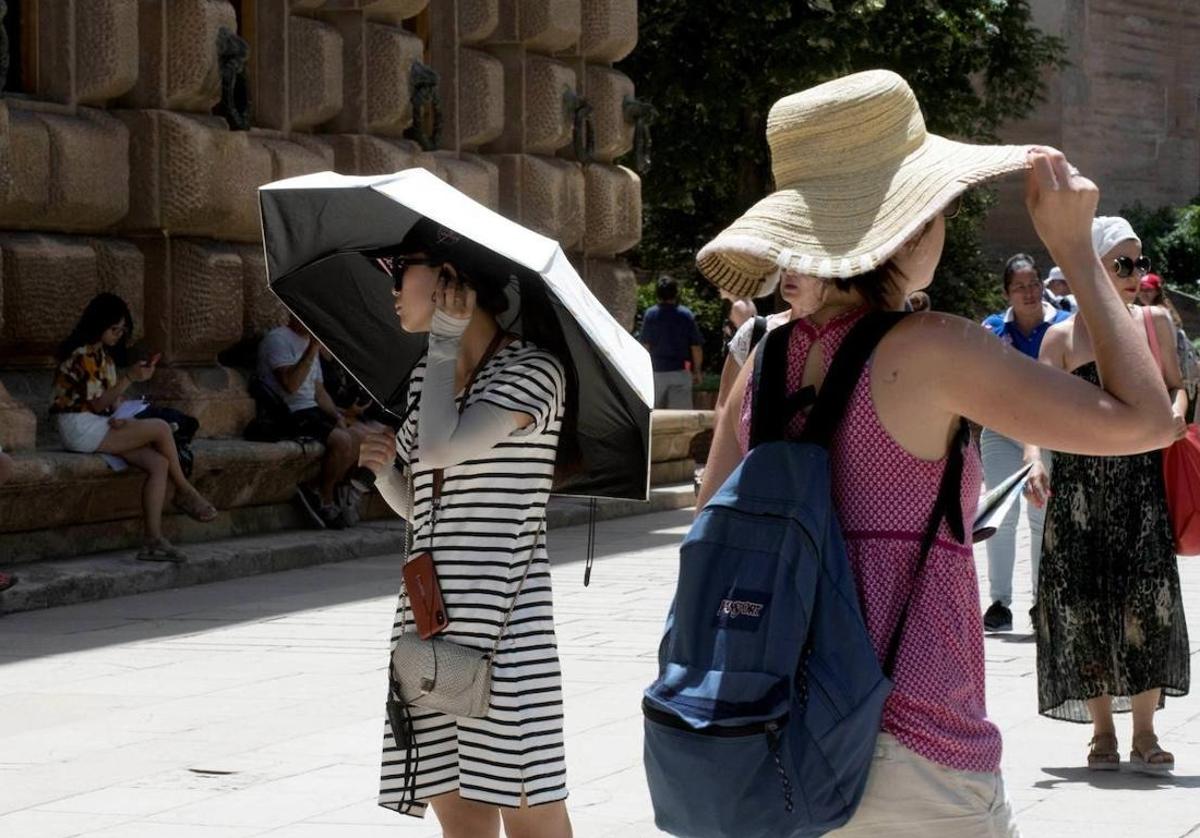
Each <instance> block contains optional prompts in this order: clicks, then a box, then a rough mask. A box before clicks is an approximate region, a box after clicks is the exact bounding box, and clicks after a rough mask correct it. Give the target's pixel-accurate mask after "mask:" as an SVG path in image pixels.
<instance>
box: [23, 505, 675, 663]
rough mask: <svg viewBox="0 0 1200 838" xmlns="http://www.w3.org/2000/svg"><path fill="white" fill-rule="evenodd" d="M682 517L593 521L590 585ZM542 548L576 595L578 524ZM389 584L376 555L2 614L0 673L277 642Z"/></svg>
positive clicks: (582, 538)
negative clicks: (201, 643) (71, 659)
mask: <svg viewBox="0 0 1200 838" xmlns="http://www.w3.org/2000/svg"><path fill="white" fill-rule="evenodd" d="M691 520H692V513H691V512H690V511H688V510H681V511H677V512H662V513H652V514H649V515H644V516H643V515H639V516H633V517H629V518H619V519H613V520H609V521H600V522H597V524H596V550H595V559H596V567H595V568H594V571H593V574H592V585H593V588H595V587H603V586H604V583H605V581H606V580H605V571H604V567H603V564H602V562H603V560H604V559H606V558H609V557H613V556H618V555H621V554H624V553H629V552H641V551H644V550H645V551H654V550H660V551H661V550H664V549H666V550H669V560H670V561H672V562H674V561H675V560H676V556H677V554H676V552H675V550H674V549H673V548H674V546H675V545H678V543H679V542H680V541H681V540H682V539H683V534H684V533H685V532H686V528H687V526H688V525H690V524H691ZM549 546H550V556H551V562H552V564H553V566H554V567H556V568H559V567H561V566H562V565H572V564H577V565H579V577H577V578H575V579H573V578H571V576H568V578H567V586H566V587H568V588H570V587H572V586H576V585H577V586H578V587H579V590H581V591H582V590H584V589H583V585H582V576H583V567H582V566H583V562H584V560H585V559H586V550H587V527H586V525H585V526H575V527H565V528H562V529H559V530H552V531H551V532H550V534H549ZM654 560H655V561H663V560H664V559H662V558H659V557H655V559H654ZM562 587H563V586H562V583H561V582H560V583H559V588H560V589H561V588H562ZM399 588H400V558H399V556H398V555H384V556H374V557H368V558H362V559H352V560H349V561H347V562H333V563H328V564H320V565H313V566H311V567H306V568H299V569H295V570H286V571H281V572H278V573H267V574H262V575H258V576H246V577H240V578H236V579H228V580H222V581H219V582H211V583H207V584H203V585H194V586H189V587H184V588H174V589H169V590H164V591H154V592H149V593H144V594H133V595H129V596H123V597H115V598H112V599H103V600H98V601H95V602H87V603H81V604H78V605H65V606H61V607H58V608H49V609H44V610H40V611H25V612H20V613H16V614H8V615H4V616H0V669H3V667H4V665H5V664H10V663H18V662H20V661H24V660H32V659H37V658H44V657H49V656H52V655H68V654H71V653H74V652H81V651H86V650H89V649H98V648H103V647H106V646H117V645H122V644H129V643H138V642H140V641H145V640H155V639H169V638H173V637H180V636H186V635H191V634H199V633H202V632H207V631H211V630H213V629H219V628H222V627H227V626H234V625H237V624H239V623H249V622H267V623H269V622H271V621H273V620H280V621H281V624H280V625H279V627H278V628H279V632H280V633H281V635H282V636H284V637H286V633H287V631H288V629H287V626H286V624H285V623H283V622H282V621H284V620H286V619H287V618H288V617H289V615H293V614H300V612H304V611H309V610H313V609H324V608H332V607H337V606H342V605H347V604H350V603H355V602H362V601H364V600H371V599H377V598H380V597H394V596H397V595H398V593H399ZM596 595H597V596H602V594H601V593H600V592H597V594H596ZM393 608H394V605H393V603H392V601H390V600H389V601H388V602H387V603H386V604H385V605H384V606H382V607H381V608H380V614H379V626H380V627H381V630H382V627H385V626H386V627H390V626H391V619H392V609H393ZM300 619H303V617H300ZM368 622H370V620H368Z"/></svg>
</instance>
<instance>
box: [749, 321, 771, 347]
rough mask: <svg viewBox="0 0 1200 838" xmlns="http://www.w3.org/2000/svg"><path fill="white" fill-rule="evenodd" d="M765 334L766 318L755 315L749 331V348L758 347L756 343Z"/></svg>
mask: <svg viewBox="0 0 1200 838" xmlns="http://www.w3.org/2000/svg"><path fill="white" fill-rule="evenodd" d="M766 333H767V318H766V317H764V316H763V315H761V314H758V315H755V317H754V326H753V327H751V329H750V348H751V349H753V348H754V347H756V346H758V342H759V341H760V340H762V339H763V335H765V334H766Z"/></svg>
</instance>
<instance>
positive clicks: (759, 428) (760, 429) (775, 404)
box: [750, 320, 798, 448]
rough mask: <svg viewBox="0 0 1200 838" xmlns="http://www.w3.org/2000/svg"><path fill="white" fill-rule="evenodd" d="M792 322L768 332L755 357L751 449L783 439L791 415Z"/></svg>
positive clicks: (793, 323)
mask: <svg viewBox="0 0 1200 838" xmlns="http://www.w3.org/2000/svg"><path fill="white" fill-rule="evenodd" d="M797 322H798V321H796V320H793V321H791V322H789V323H786V324H784V325H783V326H780V327H779V328H778V329H775V330H774V331H772V332H768V333H767V335H766V337H764V338H763V340H762V342H761V343H760V344H759V347H758V353H757V354H756V355H755V356H754V393H753V394H752V396H751V398H752V402H751V408H750V448H754V447H755V446H757V445H761V444H762V443H764V442H775V441H777V440H781V439H783V437H784V434H785V433H786V432H787V426H788V422H789V421H790V419H791V416H790V415H788V414H787V413H786V410H785V405H786V403H787V351H788V345H789V342H790V340H789V339H790V337H791V334H792V330H793V329H795V328H796V323H797Z"/></svg>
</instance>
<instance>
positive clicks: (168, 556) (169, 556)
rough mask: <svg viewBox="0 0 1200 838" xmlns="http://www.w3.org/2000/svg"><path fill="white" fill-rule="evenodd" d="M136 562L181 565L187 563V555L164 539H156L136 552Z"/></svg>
mask: <svg viewBox="0 0 1200 838" xmlns="http://www.w3.org/2000/svg"><path fill="white" fill-rule="evenodd" d="M137 558H138V561H142V562H170V563H171V564H182V563H183V562H186V561H187V553H185V552H183V551H182V550H180V549H179V548H178V547H176V546H175V545H174V544H172V543H171V542H169V541H167V540H166V539H165V538H156V539H154V540H153V541H147V542H146V544H145V545H144V546H143V547H142V549H141V550H139V551H138V554H137Z"/></svg>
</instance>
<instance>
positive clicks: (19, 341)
mask: <svg viewBox="0 0 1200 838" xmlns="http://www.w3.org/2000/svg"><path fill="white" fill-rule="evenodd" d="M0 258H2V259H3V265H4V268H3V271H4V288H3V292H4V325H3V331H0V346H3V348H4V355H5V356H7V357H9V358H17V357H19V358H22V359H24V360H34V361H36V360H45V361H50V360H51V356H53V354H54V350H55V349H56V348H57V347H58V344H59V341H61V340H62V339H63V338H65V337H66V336H67V335H68V334H70V332H71V329H72V328H73V327H74V326H75V323H76V321H77V320H78V319H79V315H80V314H82V313H83V308H84V306H86V305H87V303H88V301H89V300H91V298H92V297H94V296H95V295H96V292H97V291H98V290H99V282H98V276H97V272H96V253H95V251H93V250H92V248H91V246H90V245H89V244H88V242H87V240H85V239H77V238H71V237H67V236H44V235H39V234H35V233H4V234H2V235H0Z"/></svg>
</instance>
